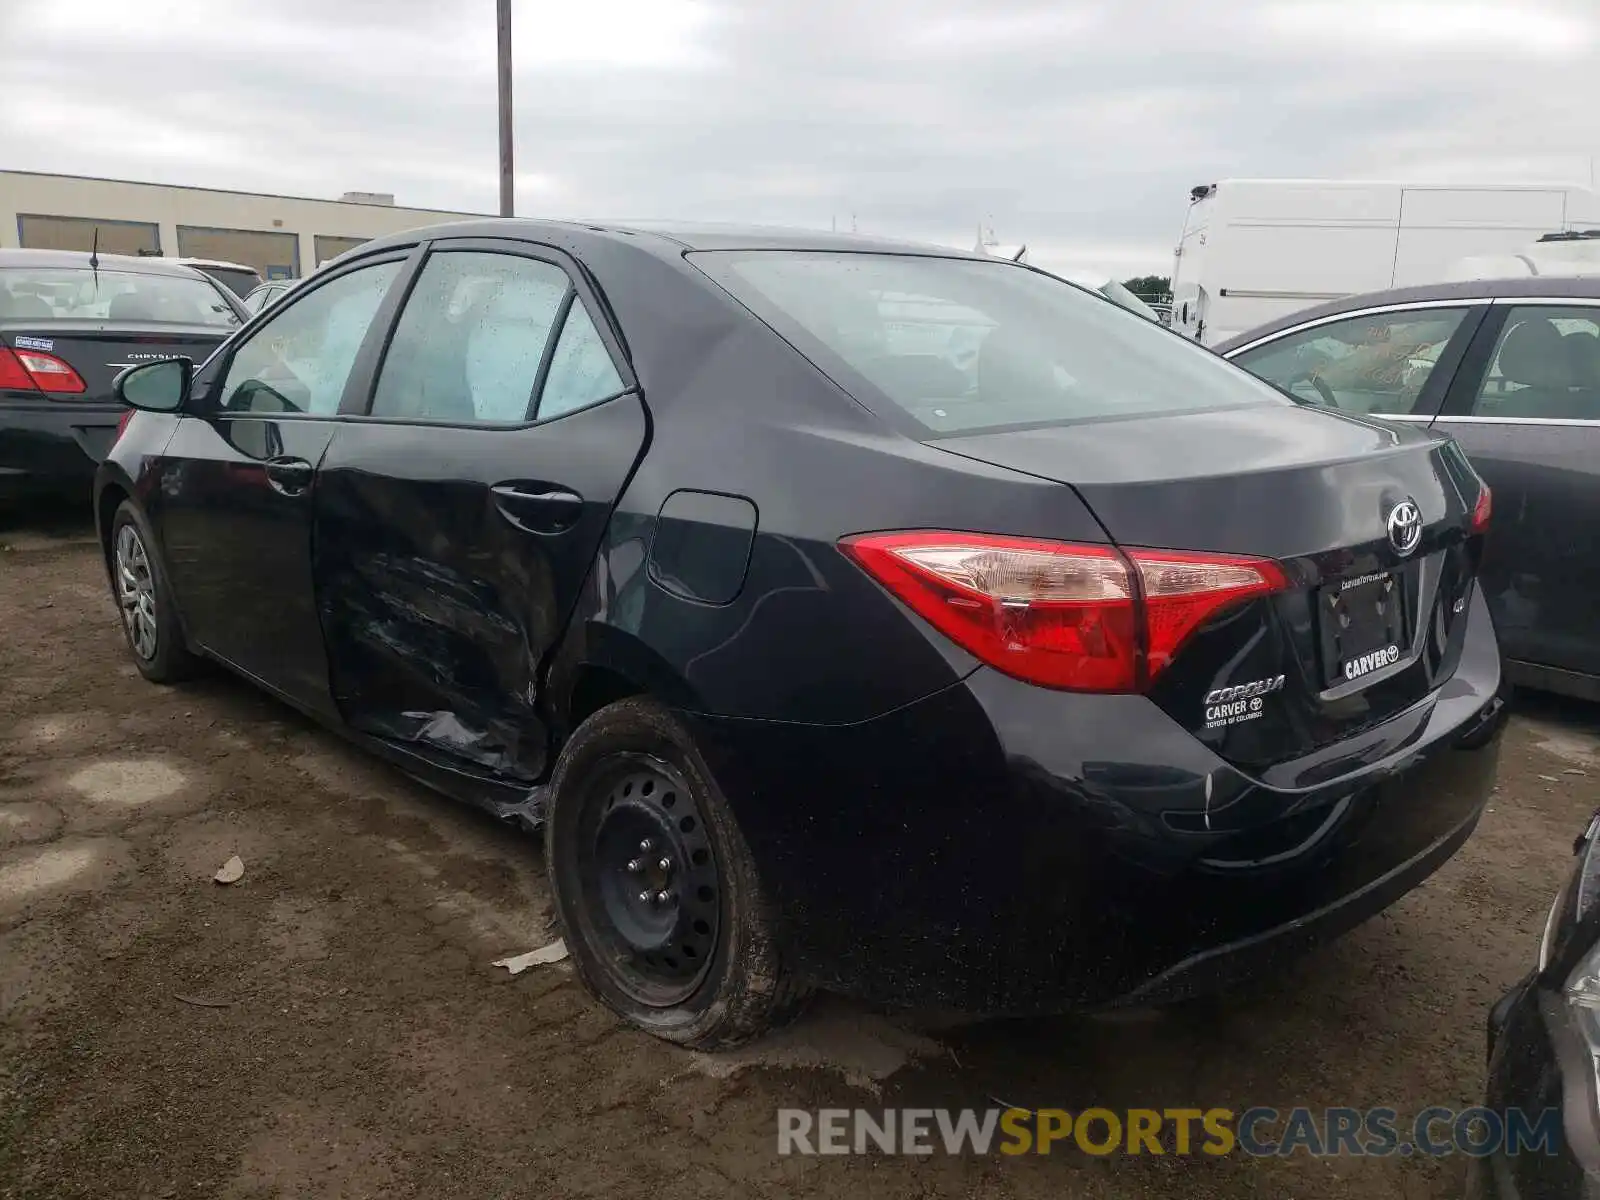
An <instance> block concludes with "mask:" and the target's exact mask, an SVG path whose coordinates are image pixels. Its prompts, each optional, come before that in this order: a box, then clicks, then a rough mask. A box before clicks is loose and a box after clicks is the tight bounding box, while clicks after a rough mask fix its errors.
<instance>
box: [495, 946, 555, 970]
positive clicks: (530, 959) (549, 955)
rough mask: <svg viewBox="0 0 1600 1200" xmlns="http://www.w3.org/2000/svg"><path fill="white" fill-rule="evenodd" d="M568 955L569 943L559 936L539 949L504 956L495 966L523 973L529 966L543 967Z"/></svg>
mask: <svg viewBox="0 0 1600 1200" xmlns="http://www.w3.org/2000/svg"><path fill="white" fill-rule="evenodd" d="M566 956H567V943H566V942H564V941H562V940H561V939H560V938H557V939H556V940H555V941H553V942H551V943H550V944H549V945H548V946H540V947H539V948H538V949H537V950H529V951H528V952H527V953H526V954H518V955H514V956H513V957H511V958H502V959H499V960H498V961H496V962H495V963H493V964H492V965H493V966H496V967H504V968H505V969H506V970H508V971H510V972H511V973H512V974H513V975H521V974H522V973H523V972H524V971H526V970H527V969H528V968H529V967H542V966H544V965H546V964H547V963H557V962H560V961H561V960H562V959H564V958H566Z"/></svg>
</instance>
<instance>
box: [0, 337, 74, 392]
mask: <svg viewBox="0 0 1600 1200" xmlns="http://www.w3.org/2000/svg"><path fill="white" fill-rule="evenodd" d="M0 387H4V388H21V389H23V390H28V391H31V390H33V389H35V388H37V389H38V390H39V391H41V392H47V393H50V394H53V395H72V396H76V395H80V394H81V393H83V392H85V391H87V390H88V388H87V386H86V385H85V384H84V382H83V376H81V375H79V374H78V373H77V372H76V371H74V370H73V369H72V367H71V366H70V365H69V364H68V363H66V362H64V361H62V360H61V359H59V358H57V357H56V356H55V355H54V354H45V353H43V352H42V351H39V350H10V349H7V348H6V347H4V346H0Z"/></svg>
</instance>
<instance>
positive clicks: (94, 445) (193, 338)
mask: <svg viewBox="0 0 1600 1200" xmlns="http://www.w3.org/2000/svg"><path fill="white" fill-rule="evenodd" d="M243 313H244V310H243V309H242V308H241V307H240V306H239V303H238V301H237V300H236V299H235V298H234V297H232V296H231V295H229V294H228V293H226V292H225V291H224V290H223V289H222V288H220V287H219V286H218V285H217V284H215V283H213V282H212V281H211V280H210V279H208V278H206V277H205V276H203V275H201V274H199V273H198V272H196V271H193V270H191V269H189V268H188V267H180V266H175V265H173V264H171V263H164V262H162V261H161V260H160V259H154V258H131V257H125V256H122V255H116V254H101V255H97V256H96V255H89V254H76V253H72V252H68V251H57V250H0V500H5V499H8V498H16V497H19V496H24V495H34V494H38V493H68V492H74V491H81V493H82V494H83V495H84V496H85V497H87V496H88V494H89V488H90V484H91V482H92V480H93V479H94V469H95V466H96V465H97V464H98V463H99V462H100V460H101V459H102V458H104V457H105V453H106V451H107V450H108V449H110V447H111V442H112V439H113V438H114V437H115V436H116V432H117V423H118V421H120V420H121V419H122V417H123V415H124V414H125V413H126V411H127V410H126V409H125V408H124V407H123V405H122V404H121V402H119V401H118V400H117V398H116V397H115V396H114V395H113V394H112V388H111V385H112V381H113V380H114V379H115V378H116V376H117V373H118V372H119V371H122V370H125V369H126V368H127V367H129V366H130V365H132V364H134V363H138V362H152V361H156V360H159V359H164V358H170V357H172V356H173V355H174V354H185V355H190V356H192V357H193V358H196V359H204V358H205V357H207V356H208V355H209V354H210V353H211V351H212V350H214V349H216V347H217V345H218V344H219V343H221V342H222V340H223V339H224V338H225V337H227V336H228V334H229V333H231V332H233V330H235V329H237V328H239V326H240V325H241V324H242V317H243Z"/></svg>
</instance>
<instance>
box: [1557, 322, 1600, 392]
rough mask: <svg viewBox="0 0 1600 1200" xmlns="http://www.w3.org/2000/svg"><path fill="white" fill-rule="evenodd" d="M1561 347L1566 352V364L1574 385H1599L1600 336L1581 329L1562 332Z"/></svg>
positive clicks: (1590, 386)
mask: <svg viewBox="0 0 1600 1200" xmlns="http://www.w3.org/2000/svg"><path fill="white" fill-rule="evenodd" d="M1561 347H1562V349H1564V350H1565V351H1566V352H1567V366H1568V368H1569V369H1570V370H1571V371H1572V382H1573V385H1574V386H1576V387H1589V388H1592V387H1600V337H1596V336H1595V335H1594V334H1592V333H1584V332H1583V331H1582V330H1574V331H1573V332H1571V333H1566V334H1562V336H1561Z"/></svg>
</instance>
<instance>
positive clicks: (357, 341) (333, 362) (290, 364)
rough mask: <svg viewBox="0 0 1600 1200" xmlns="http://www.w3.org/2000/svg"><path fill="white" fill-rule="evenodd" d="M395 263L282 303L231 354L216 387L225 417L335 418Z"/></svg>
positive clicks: (367, 269) (396, 266) (395, 269)
mask: <svg viewBox="0 0 1600 1200" xmlns="http://www.w3.org/2000/svg"><path fill="white" fill-rule="evenodd" d="M400 266H401V264H400V263H397V262H387V263H379V264H377V265H376V266H371V267H363V268H362V269H361V270H359V271H352V272H351V273H350V274H348V275H343V276H340V277H339V278H338V279H334V280H331V281H330V282H328V283H326V284H324V285H323V286H321V287H319V288H315V289H313V290H311V291H309V292H307V293H305V294H304V295H303V296H299V297H297V298H295V299H293V300H288V301H285V302H284V304H283V305H282V306H281V307H280V308H279V309H276V310H274V311H275V313H276V315H275V316H273V317H271V318H270V319H269V320H268V321H267V323H266V324H265V325H263V326H262V327H261V328H260V329H258V330H256V331H255V332H254V333H252V334H251V335H250V336H249V337H248V338H247V339H246V340H245V341H244V343H243V344H242V345H240V347H239V348H238V350H237V351H236V352H235V353H234V356H233V361H232V362H231V363H230V364H229V365H228V376H227V379H226V380H225V381H224V382H223V385H222V407H223V408H224V409H227V410H228V411H230V412H258V413H285V412H287V413H310V414H313V415H316V416H329V415H331V414H333V413H336V412H338V411H339V400H340V398H341V397H342V396H343V395H344V385H345V382H346V381H347V380H348V379H349V378H350V368H351V367H352V366H353V365H354V364H355V361H356V351H357V350H359V349H360V348H361V341H362V339H363V338H365V337H366V335H367V328H368V326H370V325H371V324H372V318H373V315H374V314H375V313H377V311H378V305H379V304H380V303H381V302H382V300H383V294H384V292H385V291H387V290H388V287H389V285H390V284H391V283H392V282H394V279H395V276H396V275H398V274H399V272H400Z"/></svg>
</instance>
